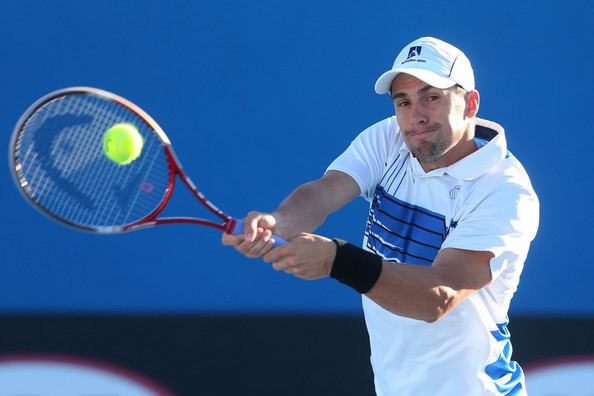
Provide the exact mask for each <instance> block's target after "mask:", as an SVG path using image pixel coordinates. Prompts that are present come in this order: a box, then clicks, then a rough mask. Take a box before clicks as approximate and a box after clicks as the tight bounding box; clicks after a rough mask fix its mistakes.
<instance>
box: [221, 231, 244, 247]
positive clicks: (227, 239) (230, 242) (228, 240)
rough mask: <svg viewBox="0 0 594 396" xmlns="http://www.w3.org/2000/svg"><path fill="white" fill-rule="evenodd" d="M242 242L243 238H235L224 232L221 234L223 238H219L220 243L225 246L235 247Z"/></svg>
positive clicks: (239, 236)
mask: <svg viewBox="0 0 594 396" xmlns="http://www.w3.org/2000/svg"><path fill="white" fill-rule="evenodd" d="M242 240H243V236H242V235H237V236H236V235H232V234H228V233H226V232H223V236H222V238H221V242H222V243H223V245H225V246H235V245H237V244H238V243H239V242H241V241H242Z"/></svg>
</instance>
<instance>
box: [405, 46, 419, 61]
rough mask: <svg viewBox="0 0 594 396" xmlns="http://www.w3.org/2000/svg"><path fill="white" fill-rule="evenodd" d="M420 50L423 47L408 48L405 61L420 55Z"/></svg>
mask: <svg viewBox="0 0 594 396" xmlns="http://www.w3.org/2000/svg"><path fill="white" fill-rule="evenodd" d="M422 48H423V47H421V46H416V47H410V48H409V49H408V56H407V57H406V59H410V58H413V57H415V56H419V55H421V49H422Z"/></svg>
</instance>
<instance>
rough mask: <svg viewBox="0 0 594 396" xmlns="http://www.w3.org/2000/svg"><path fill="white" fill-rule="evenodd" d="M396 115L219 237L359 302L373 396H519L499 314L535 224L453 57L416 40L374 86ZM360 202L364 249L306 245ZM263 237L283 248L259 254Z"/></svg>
mask: <svg viewBox="0 0 594 396" xmlns="http://www.w3.org/2000/svg"><path fill="white" fill-rule="evenodd" d="M375 90H376V92H377V93H379V94H390V96H391V98H392V101H393V103H394V107H395V113H396V115H395V116H393V117H390V118H387V119H385V120H382V121H380V122H378V123H376V124H374V125H372V126H371V127H369V128H368V129H366V130H365V131H363V132H362V133H361V134H360V135H359V136H358V137H357V138H356V139H355V140H354V141H353V142H352V143H351V145H350V146H349V147H348V148H347V149H346V151H345V152H344V153H343V154H341V155H340V156H339V157H338V158H336V160H334V162H332V163H331V164H330V166H329V168H328V169H327V171H326V173H325V174H324V176H323V177H322V178H320V179H319V180H316V181H313V182H310V183H306V184H304V185H302V186H300V187H298V188H297V189H296V190H295V191H293V192H292V193H291V194H290V195H289V196H288V197H287V198H286V199H285V200H284V201H283V202H282V203H281V205H280V206H279V207H278V209H276V210H275V211H274V212H272V213H270V214H266V213H259V212H250V213H249V214H248V216H247V217H246V218H245V233H244V235H242V236H237V237H233V236H230V235H225V236H224V237H223V243H224V244H227V245H233V246H235V248H236V249H237V250H239V251H240V252H241V253H243V254H245V255H246V256H248V257H263V259H264V260H265V261H266V262H271V263H273V264H272V266H273V268H274V269H276V270H282V271H285V272H287V273H290V274H293V275H295V276H297V277H299V278H303V279H319V278H324V277H327V276H330V277H332V278H335V279H337V280H338V281H340V282H342V283H344V284H346V285H348V286H350V287H352V288H353V289H354V290H356V291H357V292H359V293H361V294H362V295H363V309H364V313H365V319H366V323H367V328H368V332H369V338H370V343H371V364H372V367H373V371H374V375H375V390H376V393H377V395H378V396H393V395H398V396H405V395H415V396H418V395H456V396H460V395H473V396H475V395H514V396H515V395H525V394H526V388H525V381H524V375H523V372H522V369H521V368H520V366H519V365H518V364H517V363H516V362H514V361H513V360H512V359H511V354H512V348H511V344H510V333H509V331H508V329H507V324H508V317H507V311H508V307H509V304H510V301H511V299H512V296H513V294H514V292H515V291H516V289H517V287H518V283H519V280H520V273H521V272H522V268H523V264H524V261H525V259H526V256H527V254H528V249H529V246H530V243H531V241H532V240H533V239H534V237H535V235H536V231H537V228H538V217H539V202H538V198H537V196H536V194H535V192H534V190H533V188H532V186H531V183H530V179H529V177H528V175H527V174H526V172H525V170H524V168H523V167H522V165H521V164H520V162H519V161H518V160H517V159H516V158H515V157H514V156H513V155H512V154H511V153H510V152H509V151H508V149H507V145H506V139H505V134H504V130H503V128H502V127H501V126H500V125H498V124H496V123H494V122H491V121H487V120H483V119H480V118H477V112H478V110H479V103H480V97H479V93H478V91H477V90H476V89H475V82H474V74H473V70H472V67H471V64H470V62H469V60H468V58H467V57H466V56H465V55H464V53H463V52H462V51H460V50H459V49H457V48H455V47H453V46H452V45H450V44H448V43H445V42H443V41H441V40H438V39H435V38H430V37H423V38H420V39H417V40H415V41H413V42H412V43H410V44H408V45H407V46H406V47H404V48H403V49H402V51H401V52H400V53H399V54H398V56H397V57H396V60H395V62H394V65H393V67H392V68H391V69H390V70H388V71H386V72H385V73H383V74H382V75H381V76H380V77H379V79H378V80H377V82H376V84H375ZM359 195H361V196H363V197H364V198H365V199H366V200H368V201H369V203H370V209H369V217H368V220H367V223H366V227H365V235H364V237H363V248H362V249H361V248H359V247H356V246H354V245H352V244H350V243H347V242H345V241H341V240H336V239H335V240H332V239H329V238H325V237H322V236H319V235H314V234H310V232H312V231H313V230H315V229H316V228H317V227H318V226H319V225H320V224H322V223H323V222H324V221H325V219H326V217H327V216H328V215H329V214H331V213H332V212H334V211H336V210H337V209H339V208H340V207H342V206H343V205H345V204H346V203H348V202H349V201H351V200H352V199H354V198H355V197H357V196H359ZM272 233H276V234H278V235H279V236H281V237H284V238H287V239H289V244H287V245H284V246H281V247H278V248H276V249H271V246H272V240H273V237H272Z"/></svg>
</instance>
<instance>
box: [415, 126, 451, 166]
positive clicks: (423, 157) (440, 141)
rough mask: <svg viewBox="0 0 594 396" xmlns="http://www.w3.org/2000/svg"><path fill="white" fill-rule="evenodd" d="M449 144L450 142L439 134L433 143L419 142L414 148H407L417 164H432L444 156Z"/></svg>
mask: <svg viewBox="0 0 594 396" xmlns="http://www.w3.org/2000/svg"><path fill="white" fill-rule="evenodd" d="M451 143H452V142H451V140H448V139H447V138H446V137H445V136H444V135H443V134H442V133H441V132H439V133H438V134H437V135H436V136H435V140H434V141H421V142H420V143H419V144H418V145H417V146H416V147H409V149H410V151H411V152H412V153H413V155H414V156H415V157H416V158H417V159H418V160H419V162H421V163H432V162H436V161H438V160H439V159H441V158H442V157H443V156H444V155H445V154H446V152H447V151H448V148H449V147H450V145H451Z"/></svg>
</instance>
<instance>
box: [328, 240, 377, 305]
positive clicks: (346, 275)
mask: <svg viewBox="0 0 594 396" xmlns="http://www.w3.org/2000/svg"><path fill="white" fill-rule="evenodd" d="M332 241H333V242H334V243H335V244H336V257H335V258H334V263H333V264H332V269H331V270H330V277H331V278H334V279H336V280H337V281H339V282H342V283H344V284H345V285H347V286H350V287H352V288H353V289H355V290H356V291H358V292H359V293H361V294H365V293H367V292H368V291H369V290H371V288H372V287H373V286H374V285H375V283H376V282H377V280H378V278H379V276H380V274H381V273H382V259H381V257H379V256H376V255H375V254H373V253H369V252H367V251H365V250H363V249H361V248H358V247H357V246H355V245H352V244H350V243H348V242H346V241H342V240H340V239H333V240H332Z"/></svg>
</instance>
